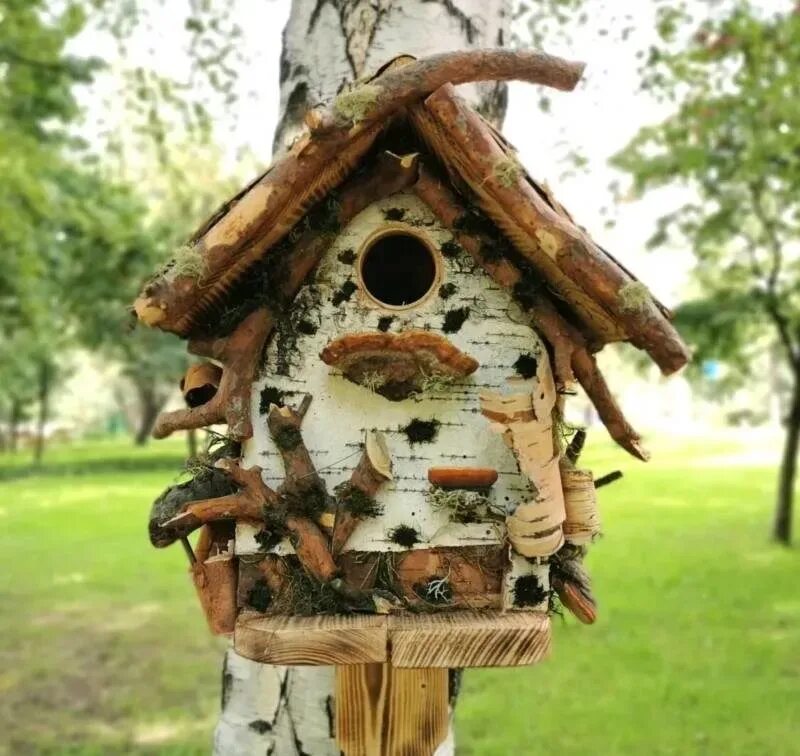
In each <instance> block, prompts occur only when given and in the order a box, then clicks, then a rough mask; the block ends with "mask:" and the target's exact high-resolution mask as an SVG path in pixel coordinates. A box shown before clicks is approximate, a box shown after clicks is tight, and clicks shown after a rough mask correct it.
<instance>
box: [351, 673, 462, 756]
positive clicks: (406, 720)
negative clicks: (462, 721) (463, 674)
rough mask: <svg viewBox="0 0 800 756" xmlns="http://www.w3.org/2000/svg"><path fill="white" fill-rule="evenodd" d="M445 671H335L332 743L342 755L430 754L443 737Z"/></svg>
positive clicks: (397, 755) (446, 687)
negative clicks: (334, 735)
mask: <svg viewBox="0 0 800 756" xmlns="http://www.w3.org/2000/svg"><path fill="white" fill-rule="evenodd" d="M447 698H448V681H447V670H446V669H444V668H441V669H398V668H394V667H392V666H391V665H389V664H358V665H349V666H344V667H337V668H336V742H337V744H338V746H339V747H340V748H341V749H342V752H343V753H344V754H345V756H409V755H410V754H419V755H420V756H422V755H423V754H432V753H434V751H435V750H436V748H437V747H438V746H439V745H440V744H441V743H442V742H443V741H444V739H445V738H446V737H447V728H448V707H447Z"/></svg>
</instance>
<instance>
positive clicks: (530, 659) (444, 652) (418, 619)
mask: <svg viewBox="0 0 800 756" xmlns="http://www.w3.org/2000/svg"><path fill="white" fill-rule="evenodd" d="M389 636H390V640H391V644H392V658H391V662H392V665H393V666H395V667H512V666H522V665H526V664H535V663H536V662H538V661H541V660H542V659H544V658H545V657H546V656H547V655H548V653H549V651H550V619H549V617H548V616H547V614H545V613H544V612H514V613H513V614H511V613H509V614H503V613H501V612H494V611H482V612H481V611H469V612H467V611H464V612H449V613H447V614H426V615H424V616H422V615H398V616H393V617H390V618H389Z"/></svg>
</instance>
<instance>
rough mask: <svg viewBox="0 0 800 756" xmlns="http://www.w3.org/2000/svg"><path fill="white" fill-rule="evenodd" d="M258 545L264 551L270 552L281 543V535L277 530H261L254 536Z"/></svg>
mask: <svg viewBox="0 0 800 756" xmlns="http://www.w3.org/2000/svg"><path fill="white" fill-rule="evenodd" d="M254 538H255V541H256V543H257V544H258V545H259V546H260V547H261V548H262V549H264V551H269V550H270V549H273V548H275V546H277V545H278V544H279V543H280V542H281V534H280V533H279V532H278V531H277V530H271V529H268V528H264V529H263V530H259V531H258V533H256V534H255V536H254Z"/></svg>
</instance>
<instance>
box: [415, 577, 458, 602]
mask: <svg viewBox="0 0 800 756" xmlns="http://www.w3.org/2000/svg"><path fill="white" fill-rule="evenodd" d="M413 590H414V593H416V594H417V596H419V597H420V598H421V599H422V600H423V601H426V602H427V603H429V604H435V605H444V604H451V603H452V602H453V586H452V585H450V581H449V580H448V579H447V578H446V577H436V576H433V577H430V578H428V580H426V581H425V582H424V583H415V584H414V586H413Z"/></svg>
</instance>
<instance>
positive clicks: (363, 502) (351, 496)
mask: <svg viewBox="0 0 800 756" xmlns="http://www.w3.org/2000/svg"><path fill="white" fill-rule="evenodd" d="M335 493H336V499H337V501H338V502H339V504H340V505H341V506H342V507H343V508H344V510H345V511H347V512H349V513H350V514H352V515H354V516H355V517H358V518H364V517H377V516H378V515H379V514H381V512H382V511H383V507H381V505H380V504H378V502H377V501H375V499H374V498H373V497H372V496H370V495H369V494H366V493H364V491H362V490H361V489H360V488H358V487H356V486H354V485H352V484H351V483H350V482H345V483H342V484H340V485H338V486H337V487H336V489H335Z"/></svg>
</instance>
